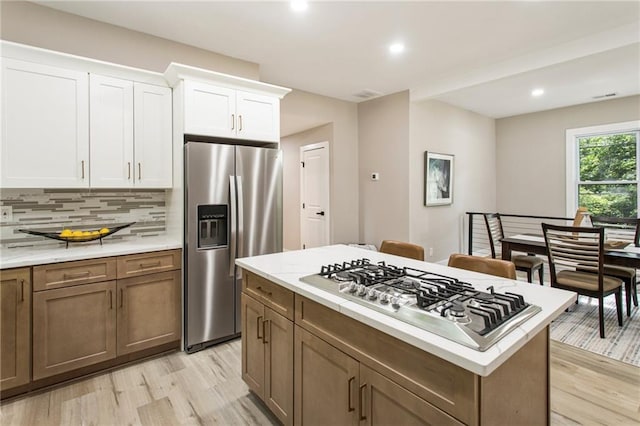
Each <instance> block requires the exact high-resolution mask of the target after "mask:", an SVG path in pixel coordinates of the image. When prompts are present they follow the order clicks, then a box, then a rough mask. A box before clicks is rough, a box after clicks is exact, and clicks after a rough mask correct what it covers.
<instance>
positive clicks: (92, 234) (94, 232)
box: [91, 231, 100, 237]
mask: <svg viewBox="0 0 640 426" xmlns="http://www.w3.org/2000/svg"><path fill="white" fill-rule="evenodd" d="M97 235H100V231H92V232H91V236H94V237H95V236H97Z"/></svg>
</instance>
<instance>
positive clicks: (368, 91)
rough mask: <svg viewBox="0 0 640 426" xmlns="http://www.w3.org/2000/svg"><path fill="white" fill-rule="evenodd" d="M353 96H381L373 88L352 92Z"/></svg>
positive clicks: (368, 97)
mask: <svg viewBox="0 0 640 426" xmlns="http://www.w3.org/2000/svg"><path fill="white" fill-rule="evenodd" d="M353 96H355V97H356V98H360V99H371V98H377V97H378V96H382V93H380V92H376V91H375V90H371V89H364V90H361V91H360V92H358V93H354V94H353Z"/></svg>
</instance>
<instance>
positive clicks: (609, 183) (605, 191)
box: [567, 121, 640, 217]
mask: <svg viewBox="0 0 640 426" xmlns="http://www.w3.org/2000/svg"><path fill="white" fill-rule="evenodd" d="M639 129H640V122H638V121H632V122H626V123H617V124H610V125H604V126H595V127H586V128H581V129H570V130H567V217H573V215H574V214H575V212H576V209H577V208H578V206H583V207H586V208H587V209H588V210H589V212H590V213H591V214H593V215H598V216H614V217H638V183H639V175H640V173H639V167H638V166H639V164H638V153H639V152H640V150H639V145H638V144H639V143H640V133H639Z"/></svg>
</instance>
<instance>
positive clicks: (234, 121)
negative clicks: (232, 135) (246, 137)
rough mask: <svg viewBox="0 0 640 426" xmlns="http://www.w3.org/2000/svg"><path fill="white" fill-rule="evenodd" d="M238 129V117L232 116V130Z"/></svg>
mask: <svg viewBox="0 0 640 426" xmlns="http://www.w3.org/2000/svg"><path fill="white" fill-rule="evenodd" d="M235 128H236V115H235V114H231V130H235Z"/></svg>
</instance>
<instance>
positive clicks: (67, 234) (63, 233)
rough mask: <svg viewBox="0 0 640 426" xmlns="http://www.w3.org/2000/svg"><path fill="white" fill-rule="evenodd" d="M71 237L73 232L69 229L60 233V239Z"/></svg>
mask: <svg viewBox="0 0 640 426" xmlns="http://www.w3.org/2000/svg"><path fill="white" fill-rule="evenodd" d="M71 235H73V231H72V230H71V229H63V230H62V232H61V233H60V236H61V237H70V236H71Z"/></svg>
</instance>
